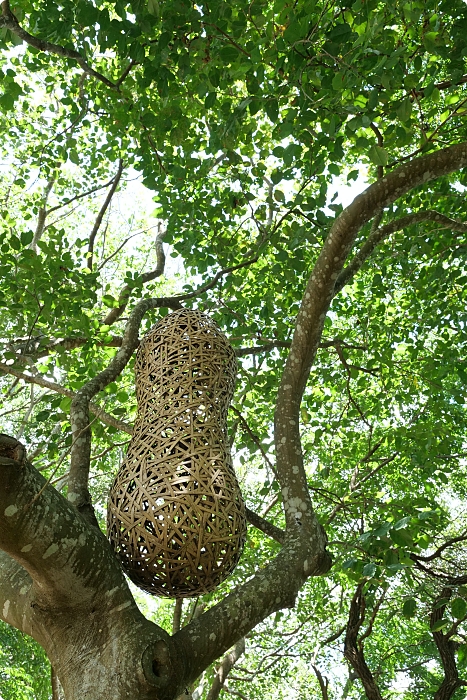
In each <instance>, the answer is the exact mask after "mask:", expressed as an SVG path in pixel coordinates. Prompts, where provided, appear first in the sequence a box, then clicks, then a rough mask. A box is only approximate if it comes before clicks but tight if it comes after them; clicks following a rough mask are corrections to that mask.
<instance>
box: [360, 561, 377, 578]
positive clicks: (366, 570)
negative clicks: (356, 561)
mask: <svg viewBox="0 0 467 700" xmlns="http://www.w3.org/2000/svg"><path fill="white" fill-rule="evenodd" d="M375 573H376V565H375V564H371V563H370V564H365V566H364V567H363V571H362V576H365V577H367V578H372V577H373V576H374V575H375Z"/></svg>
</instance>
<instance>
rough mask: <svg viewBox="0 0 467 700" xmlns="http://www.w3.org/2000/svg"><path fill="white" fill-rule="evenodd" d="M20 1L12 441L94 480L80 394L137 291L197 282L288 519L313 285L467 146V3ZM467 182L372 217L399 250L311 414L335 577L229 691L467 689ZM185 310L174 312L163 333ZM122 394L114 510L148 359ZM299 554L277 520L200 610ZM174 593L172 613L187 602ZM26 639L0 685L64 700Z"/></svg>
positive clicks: (6, 254) (1, 110)
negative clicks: (279, 449)
mask: <svg viewBox="0 0 467 700" xmlns="http://www.w3.org/2000/svg"><path fill="white" fill-rule="evenodd" d="M2 9H3V17H2V18H1V19H0V45H1V47H2V51H3V54H2V56H1V57H0V70H1V82H0V124H1V128H2V132H3V134H4V138H3V139H2V143H1V144H0V151H1V162H2V170H1V173H2V176H1V180H0V203H1V211H0V213H1V221H2V224H1V226H2V238H1V245H0V280H1V282H0V328H1V343H2V349H1V354H2V357H1V365H0V368H1V371H2V376H1V378H0V385H1V391H2V399H3V401H2V409H1V418H2V424H3V428H2V432H5V433H9V434H11V435H13V434H14V435H16V436H17V437H18V438H21V439H22V441H23V442H24V443H25V444H26V445H27V446H28V450H29V452H30V454H31V456H32V457H33V459H34V464H35V466H36V467H37V468H38V469H40V470H42V471H43V473H44V474H45V475H46V476H47V477H48V478H50V480H51V482H52V483H53V484H54V485H55V486H56V487H57V488H58V489H62V490H63V492H64V493H66V476H67V472H68V467H69V453H70V448H71V442H72V438H71V432H70V422H69V410H70V403H71V399H72V396H73V392H75V391H76V390H78V389H79V388H80V387H81V386H82V385H83V383H84V382H85V381H87V380H88V379H89V378H91V377H92V376H94V375H95V374H97V373H98V372H99V371H101V370H102V369H103V368H105V367H106V366H107V364H108V362H109V359H110V358H111V357H112V356H113V354H114V353H115V347H118V345H119V342H121V340H119V339H120V338H121V335H122V332H123V329H124V324H125V320H126V319H127V317H128V311H129V310H130V309H131V308H132V306H133V305H134V304H135V302H136V301H137V300H139V299H142V298H146V297H148V298H149V297H161V298H162V297H173V296H175V295H178V297H179V302H180V303H182V304H183V305H184V306H188V307H193V308H200V309H202V310H205V311H206V312H208V313H210V314H211V315H212V316H213V317H214V318H215V320H216V321H217V322H218V323H219V325H220V326H221V328H222V329H223V330H224V331H225V333H226V334H227V335H228V336H229V337H230V339H231V342H232V345H233V346H234V348H235V349H236V351H237V355H238V357H239V363H240V370H239V380H238V385H237V391H236V395H235V399H234V402H233V406H232V410H231V413H230V433H231V435H232V439H233V443H234V451H235V454H236V456H235V464H236V466H237V467H238V475H239V478H240V481H241V485H242V489H243V491H244V495H245V497H246V500H247V504H248V506H249V507H250V508H251V509H252V510H254V511H256V512H258V513H263V515H265V514H267V518H268V519H270V520H271V522H274V523H275V524H276V525H277V526H278V527H280V528H282V527H283V526H284V522H283V515H282V509H281V497H280V485H279V483H278V481H277V478H276V473H275V466H274V460H275V452H274V443H273V422H274V406H275V398H276V392H277V388H278V385H279V381H280V378H281V373H282V369H283V367H284V362H285V358H286V356H287V352H288V347H289V345H290V340H291V337H292V333H293V330H294V324H295V318H296V314H297V311H298V308H299V304H300V301H301V299H302V296H303V293H304V289H305V285H306V282H307V280H308V278H309V275H310V272H311V270H312V268H313V265H314V262H315V261H316V259H317V256H318V254H319V251H320V250H321V247H322V245H323V241H325V240H326V236H327V233H328V231H329V228H330V226H331V225H332V223H333V222H334V221H335V219H336V218H337V216H338V215H339V214H340V213H341V212H342V210H343V202H345V203H347V202H349V201H350V200H351V198H352V197H353V195H354V194H356V193H358V192H359V191H361V190H362V189H363V188H364V187H365V186H366V185H368V184H370V183H372V182H375V181H376V180H378V179H381V178H382V177H384V176H385V174H387V173H389V172H391V171H392V170H393V169H394V168H396V167H397V166H398V165H400V164H402V163H410V162H411V161H412V159H414V158H416V157H417V156H419V155H420V154H427V153H430V152H434V151H436V150H438V149H441V148H443V147H446V146H450V145H453V144H456V143H460V142H463V141H466V140H467V123H466V119H465V114H466V112H467V107H466V103H467V89H466V87H465V85H466V83H467V76H466V75H465V71H466V69H465V61H466V57H467V5H466V4H465V3H464V2H462V1H461V0H444V1H439V0H426V1H423V2H422V0H409V1H408V2H401V1H400V0H391V1H388V2H379V1H378V0H356V2H354V3H353V4H346V3H345V2H341V3H340V2H333V1H331V0H330V1H327V0H320V1H319V2H315V0H300V1H299V2H296V3H291V2H290V3H289V2H286V1H285V0H276V1H275V2H274V1H272V0H264V1H263V0H254V2H246V1H244V0H240V1H239V2H235V3H233V2H226V1H224V0H210V1H209V2H208V3H205V4H190V3H188V2H185V1H184V0H164V1H162V0H161V2H158V0H148V2H143V0H134V1H133V2H125V1H124V0H119V1H118V2H115V3H111V2H107V1H105V0H102V1H91V0H73V2H71V0H63V2H61V3H54V2H51V1H49V0H39V2H34V3H32V2H28V1H27V0H18V1H17V2H15V3H12V4H11V8H10V7H9V5H8V3H6V2H4V3H2ZM15 18H16V19H15ZM18 23H19V24H18ZM22 40H24V41H25V43H22ZM427 180H428V178H427ZM141 183H143V185H144V188H143V187H142V185H141ZM466 187H467V181H466V174H465V172H463V171H459V172H456V173H454V174H452V175H446V176H444V177H441V178H438V179H435V180H432V181H430V182H427V184H424V185H423V186H418V187H416V188H415V189H412V190H411V191H409V193H408V194H406V195H404V196H401V197H400V198H399V199H397V201H396V202H395V203H394V204H391V205H390V206H387V207H385V208H382V209H381V211H380V212H379V214H378V215H377V216H376V217H375V218H374V219H373V221H372V222H370V223H368V224H367V225H365V226H364V227H363V228H362V230H361V231H360V232H359V234H358V237H357V241H356V247H355V250H359V249H360V248H361V247H362V246H364V244H365V242H366V241H368V240H373V241H374V242H375V245H374V250H373V249H370V250H369V254H366V253H365V249H364V248H363V249H362V250H363V253H362V262H363V265H362V266H361V269H357V270H356V274H355V276H353V275H349V276H348V279H343V280H342V290H341V291H339V293H337V294H336V296H335V297H334V299H333V302H332V305H331V308H330V311H329V314H328V316H327V318H326V321H325V326H324V333H323V336H322V339H321V346H320V350H319V352H318V355H317V360H316V363H315V364H314V366H313V368H312V371H311V374H310V378H309V382H308V384H307V388H306V390H305V393H304V396H303V401H302V406H301V417H302V425H301V435H302V445H303V450H304V454H305V456H306V468H307V475H308V480H309V488H310V491H311V493H312V497H313V501H314V505H315V508H316V510H317V512H318V515H319V519H320V522H321V523H322V524H323V525H324V527H325V529H326V532H327V535H328V539H329V550H330V551H331V553H332V556H333V561H334V563H333V568H332V569H331V571H330V572H329V574H328V575H327V576H326V577H325V578H319V579H311V580H310V581H308V582H307V584H306V585H305V587H304V589H303V590H302V592H301V593H300V596H299V599H298V601H297V605H296V607H295V609H294V610H293V611H288V612H279V613H277V614H276V615H275V617H273V618H269V619H268V620H266V621H265V622H264V623H263V624H262V625H260V626H259V627H258V628H256V630H255V631H254V632H252V633H251V635H250V637H249V638H248V639H247V640H246V656H242V657H241V658H240V659H239V660H238V661H237V662H236V667H235V668H234V669H233V670H232V671H231V672H230V677H229V680H228V681H227V682H226V683H227V685H226V686H224V687H225V689H226V690H230V691H231V692H232V693H233V694H234V695H235V694H236V695H238V696H240V697H249V698H253V697H258V698H264V697H275V698H302V697H308V696H310V697H311V696H313V697H319V695H318V694H319V693H321V695H322V698H323V700H331V699H332V700H334V699H337V698H349V699H351V698H354V699H357V698H362V697H367V698H369V699H370V700H372V699H373V698H380V697H382V696H384V697H395V698H407V699H412V698H413V700H415V699H417V700H427V699H428V698H433V697H436V698H439V699H441V698H449V697H454V698H455V699H456V700H460V698H461V697H463V694H462V693H463V690H462V687H461V684H460V682H459V684H458V685H456V686H455V687H454V688H453V690H452V693H451V694H450V695H449V694H445V695H442V694H439V693H440V692H441V691H440V688H442V687H443V686H442V683H443V681H445V680H446V678H447V677H448V675H449V674H448V670H447V668H446V665H445V663H444V657H443V653H444V652H445V650H446V649H448V650H449V654H451V656H452V658H453V659H455V662H456V664H457V668H458V670H459V673H460V675H461V677H464V678H466V679H467V670H466V669H465V666H466V665H467V636H466V635H467V626H466V619H467V588H465V587H464V586H465V585H466V584H467V574H466V572H465V565H466V557H465V553H464V541H465V539H467V534H466V532H467V529H466V519H465V499H466V495H467V494H466V480H465V473H464V467H465V454H466V453H465V445H466V437H465V422H466V400H465V397H466V385H467V362H466V347H467V330H466V323H467V313H466V296H465V291H464V290H465V285H466V282H467V269H466V249H467V247H466V246H467V244H466V232H467V223H464V217H465V196H464V193H465V189H466ZM148 190H149V191H150V194H148ZM151 199H153V202H152V201H151ZM399 220H402V223H399ZM162 238H163V241H164V245H165V250H166V253H167V252H170V256H171V257H170V258H168V260H167V261H166V263H165V274H161V273H162V270H163V265H161V251H160V241H161V240H162ZM370 253H371V256H370ZM177 264H178V265H179V267H177ZM357 268H359V266H357ZM211 282H213V283H212V284H211ZM338 282H339V280H338ZM169 306H170V304H164V303H161V304H160V308H158V309H156V310H153V311H150V312H148V313H147V314H146V316H145V318H144V320H143V323H142V327H141V334H142V333H144V332H145V331H146V330H147V329H148V328H149V327H150V326H151V325H152V324H153V323H154V322H155V321H156V320H157V318H159V317H160V315H161V314H165V313H167V312H168V307H169ZM44 380H45V381H44ZM47 382H48V384H47ZM96 403H98V404H99V406H100V408H101V409H103V410H104V411H105V415H104V419H103V420H100V419H99V418H95V419H94V422H93V424H92V431H93V440H94V443H93V456H92V466H93V471H92V474H91V480H90V484H91V489H92V495H93V499H94V502H95V504H96V508H97V513H98V516H99V517H100V518H101V520H102V524H103V520H104V513H105V501H106V493H107V489H108V486H109V483H110V481H111V479H112V478H113V475H114V473H115V470H116V468H117V467H118V464H119V462H120V460H121V458H122V455H123V453H124V449H125V444H126V441H128V439H129V436H128V434H127V432H125V426H123V430H122V429H121V428H122V425H121V424H119V423H118V420H120V421H123V422H124V423H126V424H127V425H128V424H131V422H132V420H133V419H134V415H135V398H134V390H133V377H132V363H129V365H128V366H127V368H126V370H125V372H124V373H123V374H122V375H121V376H120V377H119V378H118V380H117V381H115V382H112V383H111V384H109V385H108V386H107V387H106V389H105V391H104V392H102V393H101V394H100V395H99V396H98V397H97V399H96ZM107 414H111V416H113V417H114V418H116V419H118V420H117V421H113V423H112V421H110V424H109V416H108V415H107ZM278 548H279V544H278V543H277V542H274V541H273V540H272V539H271V538H268V537H267V536H266V535H265V534H263V533H262V532H261V531H260V530H257V529H255V528H253V527H251V528H250V535H249V539H248V542H247V546H246V550H245V554H244V556H243V558H242V560H241V562H240V564H239V566H238V568H237V570H236V572H235V573H234V575H233V576H232V577H231V578H230V579H229V580H228V581H227V582H226V583H225V584H223V586H221V588H220V589H219V591H217V592H216V593H215V594H212V595H210V596H205V597H204V599H203V600H200V601H199V602H198V603H197V605H199V606H200V607H202V608H203V609H204V608H205V607H209V606H210V605H211V604H212V603H213V602H214V601H215V600H217V599H219V598H220V597H222V596H223V595H225V593H226V592H227V591H229V590H231V589H233V588H234V587H235V586H236V585H238V584H239V583H240V582H241V581H244V580H245V579H246V578H247V577H249V576H251V575H252V574H253V573H254V571H255V570H256V569H257V568H258V567H261V566H263V565H264V564H265V562H267V561H268V560H269V559H270V558H271V557H272V556H273V554H274V553H275V552H276V551H277V550H278ZM141 605H143V606H144V605H149V603H147V602H146V603H145V602H144V601H142V602H141ZM151 605H152V607H151V608H150V612H148V614H149V615H154V616H155V617H154V619H156V620H157V621H158V623H159V624H162V622H163V623H164V625H165V626H166V627H167V629H169V630H170V628H171V625H172V620H171V617H170V614H169V613H171V610H172V608H171V607H170V606H171V605H172V604H169V603H167V602H166V601H164V602H162V603H161V604H160V607H158V605H156V604H151ZM194 608H195V606H194V604H190V605H188V604H185V607H184V613H183V615H182V621H183V620H185V621H186V620H187V619H189V617H190V615H193V614H194ZM161 621H162V622H161ZM9 634H10V633H7V632H6V631H5V628H4V627H2V628H1V630H0V642H1V644H2V647H1V649H0V695H2V696H4V698H5V700H9V698H12V699H13V698H15V699H16V698H23V697H25V698H26V697H28V698H29V697H37V698H41V699H42V698H45V697H47V693H48V692H49V691H48V690H44V688H45V685H44V683H45V682H43V681H42V680H40V681H34V682H33V681H31V680H30V677H31V676H34V673H35V672H36V669H38V671H37V673H38V676H40V675H41V674H46V673H47V674H48V670H47V669H46V667H45V666H40V664H43V663H45V662H43V660H42V657H41V656H40V655H39V656H38V654H39V652H38V651H31V647H30V645H29V642H26V641H24V639H23V638H22V637H19V636H18V634H16V633H15V634H14V635H13V636H11V638H10V637H9V636H8V635H9ZM11 634H13V633H11ZM344 639H345V658H344ZM363 642H364V643H363ZM26 652H28V653H31V654H33V655H34V658H35V659H36V661H35V665H34V668H32V667H31V664H30V661H26V662H25V661H23V659H24V658H25V654H26ZM446 653H448V652H447V651H446ZM5 654H7V655H9V657H10V658H12V659H14V660H13V661H11V662H9V663H11V668H12V669H14V673H13V674H12V673H10V674H9V675H7V676H4V670H3V667H4V666H5V662H4V655H5ZM28 658H30V657H28ZM450 658H451V657H450ZM37 659H40V663H39V661H37ZM22 663H23V668H24V669H27V670H24V672H23V671H21V670H17V669H21V664H22ZM347 666H348V667H349V669H350V672H349V671H348V670H347ZM365 667H366V669H367V671H368V672H369V674H370V678H371V682H369V681H367V684H366V685H365V683H364V682H363V683H362V680H363V678H364V677H365V673H366V672H365ZM39 668H42V669H43V670H42V671H39ZM362 669H363V671H362ZM2 674H3V675H2ZM4 678H8V681H6V680H4ZM15 678H16V679H17V685H16V686H15V690H14V691H13V690H11V687H12V685H11V684H12V683H13V679H15ZM212 678H213V669H208V671H207V672H206V673H205V675H204V677H203V679H202V680H201V681H200V684H199V687H198V690H197V691H196V692H198V697H203V698H206V697H207V696H208V693H209V689H210V688H211V684H212ZM252 680H253V681H254V682H253V683H252V682H251V681H252ZM47 682H48V680H47ZM33 683H34V684H35V685H34V692H35V696H34V695H31V694H29V695H28V694H27V693H28V692H29V691H28V690H27V689H26V688H27V687H30V686H31V687H32V685H33ZM28 684H29V685H28ZM443 692H444V691H443ZM446 692H447V691H446ZM15 693H16V694H15ZM377 693H380V695H378V694H377ZM436 693H438V694H436ZM453 693H455V694H453ZM195 697H196V694H195Z"/></svg>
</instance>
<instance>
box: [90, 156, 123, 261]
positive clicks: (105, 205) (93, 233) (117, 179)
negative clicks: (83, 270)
mask: <svg viewBox="0 0 467 700" xmlns="http://www.w3.org/2000/svg"><path fill="white" fill-rule="evenodd" d="M122 172H123V160H122V159H121V158H119V160H118V168H117V172H116V174H115V177H114V178H113V181H112V187H111V188H110V190H109V192H108V193H107V197H106V198H105V201H104V203H103V205H102V206H101V208H100V210H99V213H98V215H97V218H96V221H95V223H94V226H93V229H92V231H91V234H90V236H89V244H88V260H87V265H88V268H89V269H90V270H92V258H93V253H94V242H95V240H96V236H97V232H98V231H99V228H100V225H101V223H102V219H103V218H104V216H105V212H106V211H107V209H108V208H109V206H110V202H111V201H112V197H113V196H114V194H115V192H116V190H117V187H118V185H119V183H120V179H121V177H122Z"/></svg>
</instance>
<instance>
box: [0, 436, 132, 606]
mask: <svg viewBox="0 0 467 700" xmlns="http://www.w3.org/2000/svg"><path fill="white" fill-rule="evenodd" d="M0 472H1V481H2V489H0V548H1V549H2V550H3V551H4V552H6V553H7V554H9V555H10V556H11V557H14V558H15V559H16V561H17V562H18V563H19V564H20V565H21V566H23V567H24V569H25V570H26V571H27V572H28V573H29V575H30V576H31V578H32V579H33V580H34V581H35V583H36V584H37V585H39V586H40V590H41V593H42V594H43V595H44V596H45V597H46V598H49V597H50V600H53V599H54V597H55V596H58V600H63V599H64V598H66V599H69V601H70V604H71V605H73V601H74V604H75V605H76V600H81V601H82V602H84V601H85V600H89V599H90V597H92V596H93V595H94V593H93V590H94V589H96V590H97V591H100V590H101V591H102V590H103V588H104V587H106V586H107V585H108V581H107V583H104V582H103V581H102V580H100V579H102V576H101V572H102V570H106V571H108V576H109V579H113V581H114V583H115V585H116V586H117V587H120V588H121V589H122V591H124V592H125V600H126V599H127V598H128V597H129V596H128V594H129V591H128V589H127V586H126V583H125V579H124V576H123V573H122V571H121V568H120V566H119V564H118V562H117V560H116V558H115V556H114V554H113V553H112V550H111V549H110V547H109V545H108V543H107V540H106V539H105V537H104V535H103V534H102V533H101V531H100V530H97V529H95V528H90V526H89V525H88V523H86V521H85V520H84V519H83V518H81V517H80V515H79V514H78V513H77V512H76V510H75V509H74V508H73V507H72V506H71V505H70V504H69V503H67V501H66V500H65V499H64V498H63V497H62V496H61V495H60V494H59V493H58V492H57V491H56V490H55V489H54V488H53V487H52V486H50V485H49V484H48V483H47V481H46V480H45V479H44V477H43V476H42V475H41V474H39V472H37V471H36V470H35V469H34V467H33V466H32V465H31V464H30V462H29V461H28V460H27V458H26V451H25V449H24V447H23V446H22V445H21V443H19V442H18V441H17V440H15V439H14V438H11V437H8V436H6V435H0ZM45 513H53V514H54V517H53V518H52V517H44V514H45ZM95 557H97V559H96V558H95ZM96 561H99V565H98V566H96ZM76 596H78V597H76Z"/></svg>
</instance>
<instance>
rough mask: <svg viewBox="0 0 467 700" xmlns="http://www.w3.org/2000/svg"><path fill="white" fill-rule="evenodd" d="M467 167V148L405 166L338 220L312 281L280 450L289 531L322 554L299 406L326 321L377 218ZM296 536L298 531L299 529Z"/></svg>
mask: <svg viewBox="0 0 467 700" xmlns="http://www.w3.org/2000/svg"><path fill="white" fill-rule="evenodd" d="M466 165H467V143H460V144H457V145H455V146H451V147H450V148H446V149H444V150H441V151H437V152H434V153H430V154H428V155H426V156H423V157H421V158H417V159H415V160H413V161H411V162H409V163H405V164H404V165H401V166H400V167H398V168H396V169H395V170H393V171H391V172H390V173H388V174H386V175H385V176H384V177H382V178H381V179H379V180H377V181H376V182H375V183H373V184H372V185H370V187H368V188H367V189H366V190H365V191H364V192H362V193H361V194H360V195H358V196H357V197H356V198H355V199H354V201H353V202H352V203H351V204H350V205H349V206H348V207H347V208H346V209H344V211H343V212H342V213H341V214H340V215H339V216H338V217H337V219H336V220H335V221H334V223H333V225H332V227H331V229H330V231H329V234H328V236H327V238H326V240H325V242H324V244H323V248H322V250H321V253H320V255H319V257H318V259H317V261H316V264H315V266H314V268H313V271H312V273H311V276H310V279H309V281H308V284H307V287H306V290H305V294H304V297H303V300H302V304H301V307H300V310H299V312H298V315H297V321H296V326H295V330H294V335H293V339H292V345H291V348H290V353H289V355H288V358H287V361H286V365H285V369H284V373H283V375H282V380H281V385H280V388H279V391H278V395H277V402H276V410H275V446H276V459H277V462H276V463H277V472H278V474H279V478H280V482H281V486H282V493H283V497H284V509H285V515H286V522H287V528H288V530H289V531H290V532H292V531H293V530H294V528H296V525H297V524H298V523H301V525H299V527H302V526H303V527H306V530H307V537H308V538H309V539H310V540H311V542H313V543H314V544H315V546H317V547H318V548H319V545H318V540H317V538H319V529H318V527H317V520H316V517H315V515H314V513H313V509H312V505H311V500H310V497H309V492H308V488H307V481H306V474H305V470H304V468H303V454H302V448H301V440H300V430H299V423H300V404H301V399H302V396H303V392H304V389H305V386H306V383H307V380H308V376H309V373H310V369H311V366H312V364H313V362H314V359H315V356H316V352H317V349H318V347H319V342H320V339H321V334H322V332H323V327H324V320H325V318H326V314H327V312H328V309H329V306H330V304H331V301H332V299H333V297H334V295H335V286H336V280H337V279H338V277H339V275H340V274H341V272H342V269H343V267H344V264H345V261H346V259H347V257H348V255H349V253H350V251H351V249H352V246H353V244H354V241H355V238H356V236H357V234H358V232H359V231H360V229H361V228H362V226H364V225H365V224H366V223H368V222H369V221H371V219H373V218H374V217H375V216H376V215H377V213H378V212H379V211H380V210H381V209H383V208H385V207H387V206H388V205H389V204H391V203H392V202H394V201H396V200H397V199H398V198H399V197H401V196H402V195H404V194H405V193H406V192H408V191H410V190H411V189H413V188H414V187H417V186H419V185H422V184H425V183H427V182H429V181H430V180H433V179H435V178H438V177H441V176H442V175H447V174H449V173H451V172H454V171H456V170H459V169H461V168H463V167H465V166H466ZM295 532H297V530H296V529H295Z"/></svg>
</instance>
